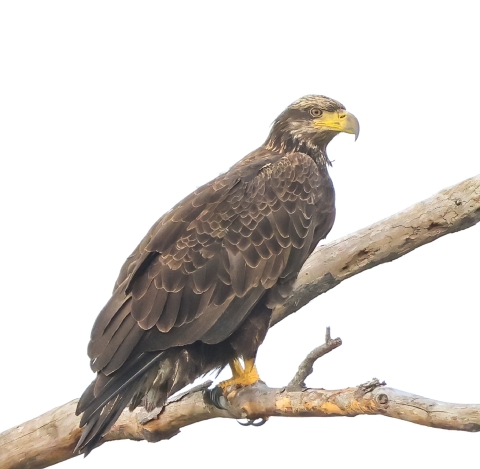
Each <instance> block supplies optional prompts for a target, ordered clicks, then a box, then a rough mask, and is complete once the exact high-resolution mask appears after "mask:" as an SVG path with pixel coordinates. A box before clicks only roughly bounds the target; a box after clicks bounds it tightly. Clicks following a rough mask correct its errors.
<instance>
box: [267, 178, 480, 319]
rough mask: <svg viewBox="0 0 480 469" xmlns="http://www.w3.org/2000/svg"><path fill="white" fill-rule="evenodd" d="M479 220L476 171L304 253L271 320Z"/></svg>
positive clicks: (478, 179) (479, 191) (282, 316)
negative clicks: (292, 284) (295, 276)
mask: <svg viewBox="0 0 480 469" xmlns="http://www.w3.org/2000/svg"><path fill="white" fill-rule="evenodd" d="M479 221H480V174H479V175H477V176H475V177H472V178H470V179H466V180H465V181H463V182H461V183H460V184H457V185H456V186H452V187H450V188H448V189H445V190H443V191H441V192H438V193H437V194H435V195H434V196H433V197H431V198H429V199H427V200H424V201H423V202H420V203H418V204H416V205H414V206H412V207H410V208H408V209H406V210H404V211H402V212H399V213H397V214H395V215H393V216H391V217H389V218H385V219H384V220H381V221H379V222H377V223H374V224H373V225H370V226H367V227H366V228H363V229H362V230H359V231H356V232H355V233H353V234H351V235H348V236H345V237H344V238H341V239H337V240H335V241H333V242H331V243H329V244H326V245H323V246H320V247H319V248H317V249H316V250H315V251H314V252H313V253H312V255H311V256H310V257H309V258H308V259H307V262H305V264H304V265H303V268H302V270H301V271H300V274H299V276H298V279H297V281H296V283H295V288H294V290H293V293H292V295H291V296H290V298H288V299H287V301H286V302H285V303H284V304H283V305H282V306H279V307H278V308H275V310H274V312H273V316H272V321H271V324H272V325H275V324H276V323H278V322H280V321H281V320H282V319H285V318H286V317H287V316H289V315H290V314H292V313H294V312H296V311H298V310H299V309H300V308H302V307H303V306H305V305H306V304H307V303H309V302H310V301H311V300H313V299H314V298H315V297H317V296H319V295H321V294H322V293H325V292H327V291H328V290H330V289H332V288H334V287H336V286H337V285H338V284H340V283H341V282H343V281H344V280H346V279H347V278H350V277H353V276H354V275H357V274H359V273H361V272H363V271H365V270H367V269H371V268H372V267H375V266H377V265H380V264H383V263H385V262H391V261H393V260H395V259H398V258H399V257H402V256H404V255H405V254H408V253H409V252H411V251H413V250H414V249H417V248H418V247H420V246H423V245H424V244H427V243H431V242H432V241H435V240H436V239H438V238H440V237H442V236H445V235H447V234H449V233H455V232H456V231H461V230H464V229H466V228H470V227H471V226H473V225H475V224H477V223H478V222H479Z"/></svg>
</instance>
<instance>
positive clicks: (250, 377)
mask: <svg viewBox="0 0 480 469" xmlns="http://www.w3.org/2000/svg"><path fill="white" fill-rule="evenodd" d="M229 365H230V368H231V369H232V374H233V377H232V378H231V379H227V380H226V381H222V382H221V383H219V384H218V385H219V386H220V387H221V388H222V389H223V390H224V391H226V390H227V389H228V388H229V387H230V386H239V387H243V386H250V385H251V384H253V383H256V382H257V381H258V380H259V379H260V376H258V371H257V368H256V366H255V360H254V359H250V360H245V368H243V367H242V365H241V363H240V361H239V360H238V358H235V359H233V360H232V361H231V362H230V363H229Z"/></svg>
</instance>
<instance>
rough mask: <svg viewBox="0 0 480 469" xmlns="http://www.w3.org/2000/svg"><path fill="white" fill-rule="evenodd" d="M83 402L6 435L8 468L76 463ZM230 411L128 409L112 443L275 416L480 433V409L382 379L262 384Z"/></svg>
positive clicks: (195, 404) (191, 401) (198, 402)
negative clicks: (366, 419)
mask: <svg viewBox="0 0 480 469" xmlns="http://www.w3.org/2000/svg"><path fill="white" fill-rule="evenodd" d="M76 404H77V400H74V401H72V402H69V403H68V404H65V405H64V406H61V407H58V408H56V409H54V410H52V411H50V412H47V413H45V414H43V415H42V416H40V417H37V418H36V419H34V420H32V421H30V422H27V423H26V424H23V425H19V426H18V427H15V428H13V429H11V430H9V431H7V432H5V433H3V434H1V435H0V468H1V469H7V468H8V469H40V468H44V467H48V466H50V465H52V464H55V463H57V462H60V461H65V460H67V459H69V458H72V457H74V454H73V453H72V450H73V448H74V446H75V444H76V441H77V440H78V438H79V437H80V430H79V429H78V423H79V421H80V418H79V417H75V415H74V412H75V406H76ZM229 404H230V405H229V409H228V411H226V410H220V409H217V408H216V407H214V406H211V405H209V404H206V403H205V401H204V396H203V392H202V391H201V390H200V391H196V392H193V393H188V394H186V395H185V396H184V397H183V399H180V400H177V401H175V402H171V403H169V404H168V405H167V406H166V407H165V409H164V410H163V412H161V416H160V418H156V417H158V413H159V412H160V410H157V412H156V413H155V412H153V413H151V414H150V416H147V414H146V413H145V411H144V410H143V409H136V410H135V411H134V412H129V411H128V410H125V411H124V412H123V414H122V415H121V417H120V418H119V419H118V421H117V422H116V423H115V425H114V426H113V428H112V429H111V430H110V432H109V433H108V434H107V435H106V437H105V439H106V441H111V440H123V439H130V440H146V441H149V442H157V441H160V440H165V439H170V438H171V437H173V436H175V435H177V434H178V433H179V432H180V429H181V428H183V427H186V426H188V425H191V424H194V423H197V422H201V421H203V420H208V419H212V418H218V417H220V418H247V417H248V418H252V419H254V418H268V417H340V416H348V417H355V416H357V415H384V416H386V417H392V418H396V419H400V420H406V421H408V422H412V423H416V424H418V425H425V426H428V427H435V428H444V429H447V430H462V431H468V432H477V431H480V405H477V404H475V405H474V404H449V403H445V402H439V401H434V400H432V399H427V398H425V397H421V396H416V395H414V394H409V393H406V392H403V391H399V390H397V389H392V388H387V387H383V386H382V385H381V384H380V383H379V382H378V380H373V381H371V382H369V383H366V384H363V385H360V386H357V387H351V388H346V389H339V390H333V391H328V390H325V389H309V388H306V389H304V390H297V391H288V390H287V389H286V388H280V389H275V388H268V387H267V386H265V384H263V383H261V382H259V383H257V384H255V385H253V386H250V387H248V388H245V389H241V390H240V391H234V392H232V393H231V394H230V395H229Z"/></svg>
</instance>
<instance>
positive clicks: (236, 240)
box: [76, 96, 359, 454]
mask: <svg viewBox="0 0 480 469" xmlns="http://www.w3.org/2000/svg"><path fill="white" fill-rule="evenodd" d="M358 130H359V128H358V121H357V120H356V119H355V117H354V116H353V115H351V114H349V113H347V112H346V111H345V109H344V107H343V106H342V105H341V104H340V103H338V102H337V101H334V100H332V99H329V98H326V97H323V96H306V97H304V98H302V99H300V100H298V101H296V102H295V103H293V104H292V105H291V106H290V107H288V108H287V109H286V110H285V111H284V112H283V113H282V114H281V115H280V116H279V117H278V118H277V119H276V120H275V122H274V124H273V126H272V130H271V132H270V135H269V137H268V139H267V141H266V142H265V144H264V145H262V146H261V147H260V148H258V149H257V150H255V151H254V152H252V153H251V154H249V155H247V156H246V157H245V158H244V159H242V160H241V161H240V162H238V163H237V164H236V165H235V166H233V167H232V168H230V170H228V171H227V172H226V173H225V174H222V175H221V176H219V177H217V178H216V179H214V180H213V181H211V182H209V183H207V184H205V185H204V186H202V187H200V188H199V189H197V190H196V191H195V192H193V193H192V194H190V195H189V196H187V197H186V198H185V199H184V200H182V201H181V202H180V203H179V204H177V205H176V206H175V207H174V208H173V209H172V210H171V211H169V212H167V213H166V214H165V215H164V216H163V217H161V218H160V219H159V220H158V221H157V222H156V223H155V224H154V225H153V227H152V228H151V229H150V231H149V232H148V233H147V235H146V236H145V238H144V239H143V240H142V242H141V243H140V245H139V246H138V247H137V248H136V249H135V250H134V252H133V253H132V254H131V256H130V257H129V258H128V259H127V261H126V262H125V264H124V266H123V268H122V270H121V272H120V276H119V278H118V280H117V282H116V284H115V289H114V292H113V295H112V297H111V298H110V300H109V301H108V303H107V304H106V306H105V307H104V309H103V310H102V311H101V312H100V314H99V316H98V318H97V320H96V322H95V324H94V326H93V330H92V334H91V339H90V343H89V345H88V354H89V357H90V359H91V368H92V370H93V371H95V372H97V376H96V379H95V380H94V381H93V382H92V384H91V385H90V386H89V387H88V388H87V389H86V390H85V392H84V393H83V395H82V397H81V398H80V401H79V403H78V408H77V414H80V413H83V415H82V419H81V426H84V429H83V433H82V437H81V439H80V441H79V443H78V445H77V448H76V449H77V450H79V451H80V452H83V453H85V454H88V452H90V451H91V450H92V449H93V448H95V447H96V446H98V445H99V444H101V442H102V439H101V438H102V435H103V434H105V433H106V432H107V431H108V429H109V428H110V427H111V425H112V424H113V423H114V422H115V420H116V419H117V418H118V416H119V415H120V413H121V412H122V411H123V409H124V408H125V407H126V406H128V405H129V406H130V409H131V410H132V409H134V408H135V407H136V406H138V405H139V404H143V405H144V406H145V407H146V408H147V409H153V408H154V407H156V406H161V405H163V404H164V403H165V402H166V400H167V398H168V397H169V396H171V395H172V394H173V393H175V392H177V391H179V390H180V389H182V388H183V387H184V386H185V385H187V384H189V383H191V382H192V381H193V380H195V379H196V378H197V377H199V376H202V375H204V374H205V373H208V372H209V371H212V370H215V369H221V368H223V367H225V366H226V365H227V364H228V363H230V364H233V363H234V362H233V361H234V360H235V359H236V358H238V357H240V358H243V360H244V361H245V363H247V362H248V363H250V362H251V363H252V364H253V362H254V359H255V356H256V353H257V349H258V347H259V346H260V344H261V343H262V342H263V339H264V338H265V334H266V332H267V330H268V325H269V321H270V316H271V312H272V309H273V308H274V307H275V306H276V305H279V304H281V303H282V302H283V301H284V300H285V299H286V297H287V296H288V295H289V294H290V293H291V289H292V285H293V282H294V281H295V279H296V277H297V275H298V272H299V270H300V268H301V267H302V265H303V263H304V262H305V260H306V259H307V257H308V255H309V254H310V253H311V252H312V250H313V249H314V247H315V246H316V245H317V243H318V242H319V241H320V240H321V239H323V238H325V236H326V235H327V234H328V232H329V231H330V229H331V228H332V225H333V221H334V219H335V204H334V189H333V185H332V181H331V179H330V177H329V175H328V171H327V166H328V165H329V163H330V162H329V160H328V157H327V154H326V147H327V144H328V143H329V142H330V141H331V139H332V138H333V137H334V136H335V135H336V134H337V133H339V132H348V133H355V134H356V135H357V134H358ZM233 368H234V367H233V365H232V369H233ZM234 371H235V370H234ZM234 376H235V373H234ZM255 376H257V378H258V375H255ZM250 381H251V379H250ZM250 381H249V382H250ZM238 382H240V381H238ZM242 382H244V381H242Z"/></svg>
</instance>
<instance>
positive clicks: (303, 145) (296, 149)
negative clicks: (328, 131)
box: [264, 137, 332, 169]
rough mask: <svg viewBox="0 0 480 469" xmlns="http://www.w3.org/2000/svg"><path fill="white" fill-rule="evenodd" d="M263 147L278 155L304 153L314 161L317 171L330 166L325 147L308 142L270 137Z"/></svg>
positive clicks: (292, 138)
mask: <svg viewBox="0 0 480 469" xmlns="http://www.w3.org/2000/svg"><path fill="white" fill-rule="evenodd" d="M264 146H265V148H266V149H267V150H273V151H276V152H279V153H304V154H306V155H308V156H310V158H312V159H313V161H315V163H316V164H317V166H318V168H319V169H322V168H326V167H327V166H332V163H331V161H330V160H329V158H328V156H327V148H326V145H321V146H320V145H317V144H315V143H313V142H310V141H308V140H300V139H297V138H294V137H291V138H287V139H282V138H280V139H278V138H277V139H275V138H272V137H270V138H269V139H268V140H267V141H266V142H265V145H264Z"/></svg>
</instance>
